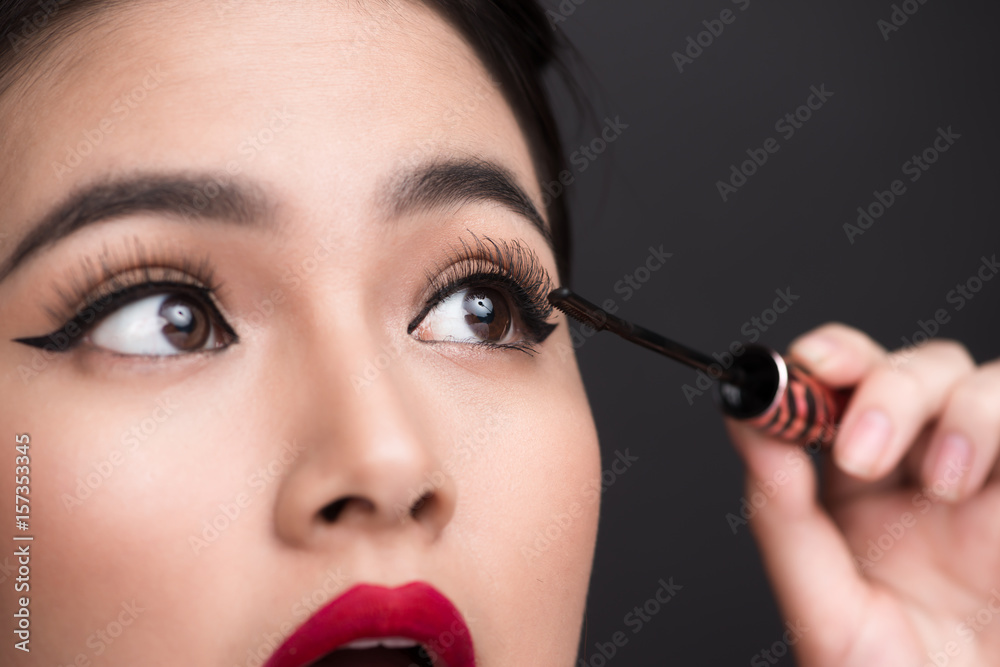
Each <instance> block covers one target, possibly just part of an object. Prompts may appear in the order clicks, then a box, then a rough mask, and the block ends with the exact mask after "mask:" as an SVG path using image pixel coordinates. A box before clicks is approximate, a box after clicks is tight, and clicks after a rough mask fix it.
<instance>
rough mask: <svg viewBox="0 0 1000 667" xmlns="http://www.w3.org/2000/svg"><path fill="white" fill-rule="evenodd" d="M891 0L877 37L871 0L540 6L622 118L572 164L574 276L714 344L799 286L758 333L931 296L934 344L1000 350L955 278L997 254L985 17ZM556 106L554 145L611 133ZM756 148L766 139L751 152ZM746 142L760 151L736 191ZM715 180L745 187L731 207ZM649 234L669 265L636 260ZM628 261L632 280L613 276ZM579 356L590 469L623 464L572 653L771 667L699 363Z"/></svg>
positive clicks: (914, 314) (878, 331) (602, 353)
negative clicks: (597, 441)
mask: <svg viewBox="0 0 1000 667" xmlns="http://www.w3.org/2000/svg"><path fill="white" fill-rule="evenodd" d="M904 4H905V5H906V9H909V10H910V11H913V10H914V9H915V8H918V9H917V11H916V12H915V13H913V14H912V15H909V16H907V19H908V20H907V21H906V22H905V23H902V21H901V20H900V19H901V16H905V15H906V14H905V13H903V14H899V13H897V15H896V20H897V22H898V23H902V25H900V26H899V29H898V30H890V29H888V28H885V27H884V25H883V27H882V28H880V26H879V23H878V22H879V21H880V20H885V21H886V22H889V23H888V25H892V24H891V18H892V14H893V11H894V9H893V3H892V2H890V1H888V0H886V1H878V2H876V1H871V0H864V1H862V0H838V1H837V2H832V1H830V0H824V1H820V0H795V1H794V2H793V1H792V0H788V1H785V2H773V1H772V2H764V1H763V0H750V1H749V2H747V0H738V1H735V2H733V1H730V0H704V1H703V0H690V1H688V2H643V1H640V0H615V1H614V2H612V1H610V0H575V1H574V0H564V1H563V2H562V3H561V5H560V4H556V3H553V2H549V3H548V5H549V6H552V7H555V8H556V9H555V11H556V14H554V15H553V17H555V16H556V15H558V17H559V19H560V21H559V22H558V23H557V24H556V26H557V28H558V29H560V30H562V31H564V32H565V33H566V34H567V35H568V36H569V37H570V38H571V39H572V41H573V42H575V44H576V45H577V46H578V48H579V49H580V51H581V52H582V54H583V56H584V58H585V59H586V61H587V62H588V64H589V66H590V68H591V70H592V71H593V73H594V75H595V76H596V79H597V80H598V81H599V82H600V83H601V85H602V86H603V92H602V93H600V95H601V96H600V98H599V99H597V100H596V105H597V108H598V114H599V116H598V118H599V119H603V118H605V117H610V119H611V120H612V121H615V119H618V126H617V128H616V129H614V130H609V131H608V132H607V135H608V136H609V137H615V141H614V143H613V144H612V148H613V150H611V151H605V152H604V153H602V154H600V155H596V154H594V158H595V159H593V160H591V159H590V157H588V156H586V155H585V154H584V153H583V152H577V154H576V155H575V156H573V158H574V165H573V166H572V168H571V169H572V171H571V176H572V177H573V179H574V181H575V182H574V185H573V190H572V192H571V194H570V195H569V196H570V197H571V203H572V207H573V212H574V217H575V230H574V231H575V242H576V247H575V251H574V262H575V270H574V275H573V283H574V287H575V288H576V289H577V290H578V291H580V292H581V293H582V294H583V295H585V296H587V297H589V298H590V299H592V300H595V301H598V302H600V301H602V300H604V299H614V300H615V301H616V304H617V305H618V306H619V308H620V310H619V311H618V312H619V314H620V315H622V316H624V317H627V318H631V319H634V320H637V321H638V322H639V323H641V324H644V325H647V326H649V327H651V328H653V329H655V330H658V331H660V332H662V333H664V334H666V335H668V336H671V337H675V338H677V339H679V340H681V341H683V342H687V343H689V344H691V345H693V346H696V347H700V348H703V349H704V350H705V351H708V352H712V351H722V350H724V349H726V348H727V347H728V346H729V345H730V344H731V343H733V342H735V341H741V342H744V343H745V342H749V341H750V339H751V338H752V337H753V336H754V335H757V334H755V333H754V330H755V329H757V330H758V331H759V329H758V328H757V327H756V325H754V324H752V320H751V318H752V317H755V316H756V317H758V318H759V317H761V315H762V313H764V311H765V310H766V309H768V308H770V307H771V306H772V304H773V302H774V300H775V299H776V298H777V297H776V294H775V291H776V290H790V291H791V293H792V296H793V297H797V298H794V299H793V300H792V305H791V307H790V308H788V310H787V312H785V313H784V314H781V315H780V316H778V317H777V319H776V321H773V323H772V324H770V325H765V326H767V331H766V332H761V333H760V335H761V341H762V342H765V343H767V344H770V345H772V346H774V347H777V348H778V349H781V350H784V348H785V346H786V345H787V344H788V343H789V342H790V341H791V340H792V338H794V337H795V336H796V335H798V334H800V333H802V332H805V331H807V330H809V329H810V328H812V327H815V326H817V325H819V324H821V323H823V322H827V321H830V320H839V321H842V322H845V323H848V324H850V325H853V326H856V327H859V328H861V329H863V330H865V331H867V332H868V333H869V334H871V335H872V336H873V337H874V338H875V339H877V340H878V341H880V342H882V343H883V344H885V345H887V346H891V347H899V346H900V345H901V344H902V339H903V338H906V339H907V340H912V339H913V336H914V334H915V333H916V332H919V331H921V324H920V323H921V322H922V321H923V322H927V321H928V320H932V319H933V318H934V316H935V313H936V312H937V311H938V310H939V309H943V310H944V311H945V315H946V316H947V317H946V318H945V319H946V321H945V323H944V324H941V325H939V326H940V330H939V331H938V332H937V335H939V336H942V337H948V338H955V339H958V340H961V341H963V342H965V343H966V344H967V345H968V346H969V348H970V349H971V350H972V353H973V354H974V355H975V357H976V358H977V360H979V361H984V360H987V359H990V358H995V357H998V356H1000V337H998V335H997V330H998V324H1000V314H998V313H1000V279H995V280H993V281H991V282H987V283H985V284H981V285H978V286H979V287H981V289H980V291H979V292H977V293H975V294H974V295H973V298H972V299H966V298H965V297H962V296H961V295H960V293H959V292H957V291H953V290H955V289H956V287H957V286H958V285H966V284H967V283H968V281H969V280H970V278H973V277H975V276H976V274H977V271H978V270H979V268H980V266H981V263H982V261H983V260H982V258H983V257H986V258H987V259H989V258H992V257H993V256H994V255H997V254H1000V229H998V225H997V216H996V212H995V211H996V192H997V181H998V177H1000V167H998V158H1000V133H998V129H997V123H998V122H1000V117H998V115H997V110H998V100H1000V95H998V84H997V68H996V64H997V56H998V52H1000V41H998V39H997V31H996V30H997V29H996V25H997V18H998V14H1000V8H998V6H997V5H996V3H991V2H987V1H977V2H971V1H969V2H966V1H961V0H947V1H946V0H926V1H925V2H924V3H923V4H920V3H919V2H918V1H917V0H909V1H908V2H906V3H902V2H900V3H897V6H899V7H900V10H903V7H902V5H904ZM560 7H561V11H560ZM724 9H729V10H731V11H732V15H729V14H727V15H726V18H727V19H729V20H731V22H730V23H729V24H722V25H723V27H724V30H723V31H722V34H720V35H718V36H714V35H713V40H712V43H711V44H709V45H708V46H702V47H701V49H702V50H701V52H700V55H699V51H698V50H697V49H696V48H694V47H691V50H690V53H689V54H686V56H685V57H690V61H684V60H681V61H680V64H681V65H682V66H683V71H679V69H678V59H677V58H676V57H675V56H674V53H675V52H679V53H681V54H684V53H685V51H686V49H688V47H689V42H688V37H693V38H695V40H697V39H698V33H701V32H704V31H706V30H707V28H706V26H705V25H704V24H703V21H706V20H707V21H709V22H710V25H711V26H712V27H714V28H715V29H716V31H718V28H719V27H720V24H718V23H716V24H712V23H711V22H712V21H713V20H716V19H719V18H720V14H721V12H722V10H724ZM562 19H564V20H562ZM885 35H888V39H886V38H885ZM707 37H708V35H702V37H701V41H702V44H705V43H707V42H708V39H707ZM814 86H815V87H816V89H820V90H822V89H825V91H827V92H828V93H830V95H827V94H826V93H824V97H825V98H826V99H825V101H823V102H822V105H820V99H819V98H818V97H814V98H812V103H813V106H814V107H819V108H817V109H814V110H811V111H810V112H809V113H806V111H805V110H803V111H801V112H800V113H801V115H802V117H805V116H811V117H809V118H808V120H805V121H804V122H802V123H801V124H800V127H795V126H794V125H793V124H791V123H789V124H782V125H781V126H779V127H776V123H777V121H778V120H779V119H781V118H783V117H784V116H785V114H787V113H793V114H794V113H795V112H796V110H797V109H798V108H799V107H800V106H802V105H803V104H806V103H807V101H808V100H809V97H810V94H811V89H812V87H814ZM590 88H591V92H592V93H593V92H594V90H593V86H590ZM566 109H568V106H567V107H566ZM566 109H564V111H565V110H566ZM564 115H565V116H566V118H567V125H566V127H567V154H568V155H570V154H572V153H574V152H575V151H579V147H580V145H581V144H589V143H590V141H591V140H592V139H594V138H595V137H597V136H599V134H600V132H601V131H602V128H601V127H600V126H598V127H590V126H582V127H577V125H576V124H575V122H574V121H572V120H571V114H569V113H568V112H567V113H566V114H564ZM626 125H627V127H625V126H626ZM939 128H941V129H942V130H943V131H944V133H945V134H947V133H948V131H949V128H950V131H951V133H952V136H951V139H950V145H949V149H948V151H947V152H944V153H942V154H941V155H939V156H938V157H937V160H936V162H934V164H933V165H928V167H929V168H928V169H927V170H926V171H924V170H922V169H921V168H920V167H919V166H915V165H910V167H909V168H908V170H907V172H906V173H904V171H903V169H904V163H906V162H907V161H909V160H911V158H912V156H914V155H915V154H916V155H920V154H922V153H923V152H924V150H925V149H927V148H928V147H931V146H933V145H934V142H935V139H936V138H937V137H938V136H940V135H939ZM790 130H793V133H792V132H790ZM616 134H617V136H616ZM955 135H958V138H956V137H955ZM769 138H773V139H774V142H772V143H770V144H768V145H769V146H770V147H771V149H772V151H774V148H775V146H777V147H778V148H777V150H776V152H770V153H768V152H767V151H766V149H765V148H764V147H765V142H766V140H767V139H769ZM945 143H946V142H945V141H944V140H943V139H942V140H941V141H939V142H938V144H939V146H943V145H944V144H945ZM600 147H601V146H600V142H598V143H597V144H596V146H595V148H598V149H599V148H600ZM748 149H749V150H751V151H755V153H754V154H755V155H756V156H757V157H758V159H760V158H762V157H763V156H762V155H761V150H760V149H764V152H765V153H767V156H766V157H767V161H766V162H765V163H764V164H763V165H760V166H757V167H756V171H755V173H752V175H750V176H746V177H745V183H744V182H743V181H742V180H741V178H736V179H735V180H733V181H731V180H730V179H732V178H734V177H733V173H732V167H731V166H732V165H734V164H735V165H737V168H739V167H740V165H742V163H744V162H745V161H746V160H748V159H750V157H748V154H747V150H748ZM929 157H931V158H933V157H934V155H930V156H929ZM759 161H762V160H759ZM584 167H586V169H584ZM914 167H915V168H916V171H914ZM745 170H746V171H747V172H754V169H753V167H752V165H746V169H745ZM916 174H919V175H920V176H919V179H918V180H916V181H913V180H911V179H912V178H913V176H914V175H916ZM567 180H568V179H567ZM895 180H900V181H902V185H903V186H905V192H904V193H903V194H901V195H894V197H895V201H893V203H892V204H891V206H888V207H887V209H886V210H885V211H884V212H883V213H882V215H881V216H880V217H878V218H877V219H873V220H872V221H871V222H870V223H869V222H867V221H863V222H865V224H866V225H867V228H866V229H864V228H861V227H858V230H859V231H861V232H862V233H860V234H857V233H855V234H852V235H851V237H850V238H849V234H848V233H847V230H845V228H844V225H845V224H853V225H857V219H858V217H859V213H858V207H859V206H861V207H864V208H866V209H867V208H868V207H869V206H870V205H871V204H872V203H873V202H875V201H876V195H875V194H874V193H875V192H876V191H878V192H880V193H881V192H884V191H890V188H891V184H892V182H893V181H895ZM719 181H727V182H730V185H732V184H734V183H735V184H738V185H739V187H738V188H737V189H736V190H735V192H729V191H727V196H726V200H725V201H724V200H723V197H722V194H720V191H719V186H718V182H719ZM552 190H553V192H555V191H557V190H558V188H557V187H554V186H553V187H552ZM897 190H899V187H898V185H897ZM882 199H883V200H885V201H886V202H888V201H889V196H888V195H882ZM873 212H874V213H879V207H877V206H876V207H874V209H873ZM852 240H853V243H852V242H851V241H852ZM651 246H652V247H653V248H656V249H659V248H660V246H662V248H663V251H664V252H667V253H672V255H671V256H670V257H669V259H666V260H665V261H664V262H663V266H662V268H660V269H659V270H656V271H652V272H649V273H648V274H647V273H645V270H640V271H639V272H638V274H637V273H636V271H637V269H639V267H644V266H645V265H646V262H647V259H648V258H649V257H650V250H649V248H650V247H651ZM655 265H656V263H655V262H651V266H655ZM627 275H631V276H634V278H633V280H634V282H635V283H636V284H640V283H639V280H641V279H643V278H648V279H647V280H646V282H644V283H641V286H640V288H639V289H637V290H635V289H631V288H628V289H626V287H627V284H626V283H625V282H624V281H623V279H624V277H625V276H627ZM619 281H623V282H619ZM616 285H617V290H616ZM970 287H977V284H976V282H975V281H972V284H971V285H970ZM630 290H631V291H630ZM765 316H766V317H768V318H769V319H770V316H769V315H765ZM746 323H750V324H749V325H748V324H746ZM928 328H929V329H933V327H928ZM918 339H919V336H918ZM578 353H579V358H580V363H581V366H582V369H583V374H584V379H585V381H586V384H587V387H588V391H589V394H590V398H591V402H592V405H593V409H594V412H595V415H596V419H597V424H598V429H599V432H600V435H601V440H602V448H603V452H604V459H605V466H606V467H609V466H610V465H611V464H612V462H613V461H614V460H615V457H616V454H615V452H616V451H619V452H622V453H624V452H625V451H626V450H628V453H629V455H630V456H632V457H638V460H637V461H634V462H633V463H632V465H631V467H628V468H626V469H625V472H623V473H622V474H620V475H617V476H616V478H615V479H614V482H613V483H612V484H610V485H609V486H608V488H607V490H606V492H605V494H604V498H603V510H602V512H603V514H602V519H601V527H600V537H599V546H598V549H597V557H596V563H595V573H594V580H593V588H592V592H591V596H590V602H589V610H588V614H587V618H588V623H587V629H586V638H585V643H584V645H585V648H586V653H585V654H583V653H582V654H581V658H582V657H583V656H584V655H586V656H587V658H588V660H587V661H585V662H584V663H582V664H587V665H593V666H594V667H598V666H599V665H602V664H610V665H627V666H630V667H633V666H636V667H638V666H643V665H657V666H659V665H667V664H671V665H672V664H684V665H747V664H771V663H768V662H767V661H766V660H765V661H763V662H761V659H762V658H761V657H758V658H757V662H756V663H754V662H753V660H754V659H755V656H761V653H760V652H761V651H763V650H765V649H768V648H769V647H770V646H771V645H772V643H774V642H775V641H777V640H779V639H780V637H781V635H782V632H783V627H782V622H781V619H780V618H779V616H778V614H777V611H776V606H775V603H774V601H773V598H772V597H771V594H770V590H769V587H768V585H767V582H766V580H765V578H764V575H763V572H762V569H761V564H760V561H759V558H758V556H757V553H756V550H755V547H754V544H753V541H752V538H751V536H750V534H749V532H748V530H747V529H746V527H745V526H737V527H736V530H735V534H734V530H733V529H732V527H731V525H730V524H729V523H728V522H727V519H726V515H727V514H728V513H733V514H736V513H738V512H739V509H740V501H741V497H742V496H743V493H744V491H743V479H742V466H741V463H740V461H739V460H738V458H737V456H736V454H735V452H734V451H733V450H732V448H731V446H730V444H729V442H728V440H727V439H726V436H725V433H724V431H723V427H722V423H721V419H720V418H719V416H718V414H717V412H716V410H715V407H714V405H713V402H712V399H711V396H710V395H708V394H706V395H704V396H700V397H699V396H695V397H693V400H692V401H691V402H689V400H688V398H687V397H686V396H685V395H684V393H683V391H682V387H683V385H684V384H691V385H692V386H693V385H694V380H695V374H694V373H693V372H692V371H689V370H687V369H685V368H683V367H681V366H679V365H677V364H675V363H672V362H670V361H668V360H666V359H665V358H660V357H657V356H656V355H654V354H652V353H650V352H647V351H644V350H641V349H639V348H637V347H634V346H631V345H629V344H627V343H625V342H624V341H622V340H620V339H618V338H617V337H615V336H613V335H612V334H607V333H604V334H599V335H597V336H596V337H594V338H591V339H588V340H587V341H586V342H585V343H583V344H582V345H581V346H580V348H579V352H578ZM998 409H1000V406H998ZM618 468H619V470H622V469H623V466H622V464H620V465H619V466H618ZM609 478H610V475H609ZM816 576H817V577H822V576H823V573H822V572H819V571H817V572H816ZM671 577H672V578H673V582H674V583H675V584H680V585H682V586H683V588H682V589H680V590H678V591H676V595H675V596H674V597H673V599H672V600H671V601H670V602H669V603H668V604H666V605H665V606H663V607H662V609H661V610H660V612H659V613H658V614H656V615H655V616H652V617H650V620H649V621H648V622H643V623H642V627H641V631H639V632H635V630H636V629H637V627H638V621H637V620H636V617H634V616H633V617H629V616H628V614H629V613H630V611H631V610H633V608H634V607H636V606H642V605H644V604H645V603H646V601H647V600H649V599H650V598H653V597H654V595H655V594H656V593H657V589H658V588H660V586H661V584H659V583H658V582H659V581H660V580H661V579H663V580H665V581H666V582H667V583H670V578H671ZM662 595H663V594H662V593H661V596H662ZM651 607H652V608H655V605H651ZM619 631H623V632H624V633H625V635H626V637H627V638H628V643H627V644H626V645H625V646H624V647H622V648H618V649H617V654H616V655H615V656H614V657H613V658H612V659H610V660H606V661H603V660H602V658H601V657H600V653H599V652H597V651H596V650H595V642H601V643H606V642H608V641H610V640H611V638H612V637H613V636H614V633H616V632H619ZM819 631H821V629H819ZM595 655H596V656H598V657H596V658H595V657H594V656H595ZM775 664H785V665H791V664H793V659H792V658H791V657H790V656H786V657H784V658H782V659H780V660H779V661H778V662H777V663H775Z"/></svg>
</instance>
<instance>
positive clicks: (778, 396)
mask: <svg viewBox="0 0 1000 667" xmlns="http://www.w3.org/2000/svg"><path fill="white" fill-rule="evenodd" d="M548 298H549V303H551V304H552V305H553V306H555V307H556V308H558V309H559V310H561V311H562V312H564V313H566V314H567V315H569V316H570V317H572V318H573V319H575V320H577V321H578V322H580V323H581V324H586V325H588V326H590V327H593V328H594V329H596V330H597V331H611V332H613V333H616V334H618V335H619V336H621V337H622V338H624V339H625V340H628V341H631V342H633V343H635V344H637V345H641V346H642V347H645V348H647V349H650V350H653V351H654V352H659V353H660V354H663V355H665V356H668V357H670V358H671V359H673V360H675V361H679V362H680V363H682V364H684V365H686V366H690V367H691V368H697V369H699V370H701V371H704V372H705V373H707V374H708V375H709V376H710V377H714V378H716V379H718V381H719V382H718V383H717V384H716V392H715V396H716V402H717V403H718V404H719V408H720V409H721V410H722V412H723V413H725V414H727V415H729V416H730V417H733V418H735V419H740V420H743V421H746V422H747V423H748V424H749V425H750V426H753V427H754V428H756V429H758V430H759V431H761V432H763V433H765V434H767V435H770V436H772V437H776V438H780V439H782V440H786V441H788V442H797V443H799V444H804V445H812V444H813V443H818V444H820V445H822V446H828V445H830V444H831V443H832V442H833V437H834V434H835V433H836V425H837V423H838V422H839V421H840V417H841V415H842V414H843V411H844V406H845V405H846V403H847V399H848V397H849V392H846V391H834V390H831V389H829V388H828V387H826V386H824V385H822V384H821V383H820V382H818V381H817V380H816V378H814V377H813V376H812V375H810V374H809V373H808V372H807V371H806V370H805V369H804V368H802V367H801V366H798V365H797V364H794V363H790V362H788V361H786V360H785V359H784V358H783V357H782V356H781V355H780V354H778V353H777V352H775V351H774V350H772V349H770V348H768V347H764V346H762V345H748V346H746V347H744V348H743V352H742V353H741V354H739V355H738V356H737V355H733V357H734V360H733V364H732V367H731V368H722V367H721V366H720V365H719V364H718V362H716V361H715V360H714V359H713V358H712V357H709V356H708V355H706V354H702V353H701V352H698V351H696V350H693V349H691V348H689V347H687V346H685V345H681V344H680V343H676V342H674V341H671V340H669V339H667V338H665V337H663V336H661V335H660V334H658V333H655V332H653V331H650V330H649V329H646V328H644V327H640V326H638V325H636V324H633V323H631V322H628V321H627V320H623V319H622V318H620V317H616V316H614V315H612V314H610V313H608V312H607V311H605V310H604V309H602V308H599V307H598V306H596V305H594V304H593V303H591V302H589V301H587V300H586V299H584V298H583V297H581V296H580V295H578V294H576V293H574V292H573V291H572V290H570V289H569V288H566V287H560V288H558V289H555V290H553V291H552V292H550V293H549V297H548Z"/></svg>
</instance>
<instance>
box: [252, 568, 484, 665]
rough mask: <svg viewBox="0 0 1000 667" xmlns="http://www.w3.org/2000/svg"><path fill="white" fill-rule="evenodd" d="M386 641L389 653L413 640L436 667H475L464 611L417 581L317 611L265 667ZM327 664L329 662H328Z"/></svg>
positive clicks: (358, 590)
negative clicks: (350, 645)
mask: <svg viewBox="0 0 1000 667" xmlns="http://www.w3.org/2000/svg"><path fill="white" fill-rule="evenodd" d="M379 639H386V641H385V642H382V644H383V645H384V646H386V647H387V649H395V648H399V647H400V646H403V645H405V644H406V642H405V641H403V640H407V639H409V640H412V641H413V642H416V643H417V644H419V645H420V646H422V647H423V649H424V650H425V651H426V654H427V656H429V657H430V659H431V661H432V662H431V663H429V664H432V665H433V667H475V664H476V658H475V654H474V652H473V648H472V635H471V634H470V632H469V628H468V627H467V626H466V624H465V620H464V619H463V618H462V614H461V612H459V611H458V609H457V608H456V607H455V605H453V604H452V603H451V601H450V600H448V598H446V597H445V596H444V594H442V593H441V592H440V591H438V590H437V589H436V588H434V587H433V586H430V585H429V584H425V583H422V582H413V583H409V584H406V585H405V586H400V587H398V588H386V587H384V586H372V585H368V584H364V585H360V586H355V587H353V588H351V589H350V590H348V591H347V592H345V593H344V594H342V595H341V596H340V597H338V598H337V599H335V600H333V601H332V602H330V603H329V604H327V605H326V606H325V607H323V608H322V609H320V610H319V611H317V612H316V613H315V614H313V616H312V617H311V618H309V620H307V621H306V622H305V623H303V624H302V626H301V627H299V629H298V630H296V631H295V632H294V633H293V634H292V636H290V637H289V638H288V639H286V640H285V642H284V643H283V644H282V645H281V646H279V647H278V650H277V651H275V652H274V655H272V656H271V658H270V660H268V662H267V665H266V666H265V667H306V665H311V664H313V663H315V662H316V661H318V660H319V659H320V658H323V657H324V656H326V655H327V654H328V653H331V652H333V651H336V650H337V649H344V650H342V651H340V652H338V653H337V656H340V657H345V655H346V654H347V653H349V652H353V651H357V652H358V654H359V655H358V657H359V659H360V658H361V657H362V654H363V651H362V650H361V649H359V648H352V647H348V646H347V645H349V644H352V643H354V646H355V647H369V646H372V645H373V644H374V642H370V641H367V642H366V641H363V640H379ZM324 664H325V663H324Z"/></svg>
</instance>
